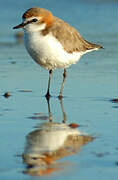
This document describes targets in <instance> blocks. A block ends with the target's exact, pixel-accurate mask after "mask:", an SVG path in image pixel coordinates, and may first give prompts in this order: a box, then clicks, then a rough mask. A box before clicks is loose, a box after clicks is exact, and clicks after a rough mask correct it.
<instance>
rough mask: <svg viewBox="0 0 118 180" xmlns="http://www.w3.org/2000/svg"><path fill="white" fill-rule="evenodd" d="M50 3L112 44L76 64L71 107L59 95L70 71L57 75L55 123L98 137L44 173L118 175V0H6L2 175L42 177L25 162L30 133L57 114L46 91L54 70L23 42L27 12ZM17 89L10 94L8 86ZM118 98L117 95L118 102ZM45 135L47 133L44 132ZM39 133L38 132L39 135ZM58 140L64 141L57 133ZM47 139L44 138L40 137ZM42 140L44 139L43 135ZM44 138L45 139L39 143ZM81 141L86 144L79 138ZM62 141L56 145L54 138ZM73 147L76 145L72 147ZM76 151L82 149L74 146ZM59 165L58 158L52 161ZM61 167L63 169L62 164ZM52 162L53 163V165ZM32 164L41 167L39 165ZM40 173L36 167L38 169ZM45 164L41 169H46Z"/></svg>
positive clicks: (1, 61)
mask: <svg viewBox="0 0 118 180" xmlns="http://www.w3.org/2000/svg"><path fill="white" fill-rule="evenodd" d="M33 6H40V7H43V8H47V9H49V10H51V11H52V12H53V14H54V15H55V16H58V17H60V18H62V19H64V20H65V21H67V22H68V23H70V24H71V25H73V26H74V27H76V28H77V29H78V31H79V32H80V33H81V35H82V36H84V38H85V39H87V40H89V41H93V42H96V43H98V44H101V45H102V46H103V47H104V49H103V50H100V51H97V52H92V53H89V54H86V55H84V56H83V57H82V58H81V60H80V62H79V63H77V64H76V65H73V66H71V67H70V68H69V69H68V70H67V72H68V77H67V81H66V84H65V88H64V98H63V102H62V105H63V108H64V109H63V108H61V105H60V101H59V100H58V98H57V95H58V93H59V88H60V84H61V81H62V70H56V71H55V72H54V74H53V79H52V82H51V93H52V94H53V97H52V98H51V99H50V111H51V113H52V120H53V122H54V123H59V124H60V126H61V125H63V120H64V117H63V115H64V113H65V114H66V124H67V126H68V125H69V124H71V123H76V124H78V125H80V127H77V128H76V129H75V130H77V131H78V132H80V133H81V135H82V137H84V136H83V135H86V136H88V137H90V139H91V138H92V137H94V140H92V141H91V142H88V143H86V145H84V143H83V144H81V147H80V149H78V150H77V151H75V152H74V153H73V154H71V153H70V154H68V155H67V156H65V157H63V158H61V157H60V159H59V160H55V162H54V167H47V169H48V170H49V168H51V169H53V171H52V173H48V175H46V173H44V174H43V175H42V176H41V173H39V176H40V178H44V179H47V178H48V179H51V180H52V179H62V180H64V179H69V180H71V179H82V180H85V179H91V178H92V179H95V180H98V179H101V180H102V179H103V180H104V179H107V180H111V179H114V180H116V179H117V176H118V175H117V170H118V167H117V165H118V160H117V159H118V143H117V136H118V130H117V125H118V105H117V98H118V83H117V79H118V78H117V77H118V50H117V49H118V23H117V19H118V10H117V9H118V8H117V7H118V1H117V0H114V1H113V0H107V1H106V0H103V1H100V0H86V1H85V0H78V1H77V0H60V1H54V0H50V1H48V0H43V1H40V0H35V1H33V0H27V1H23V0H21V1H16V0H11V1H9V0H5V1H3V0H1V5H0V12H1V15H0V27H1V28H0V107H1V108H0V137H1V138H0V142H1V148H0V162H1V166H0V179H1V180H3V179H5V180H8V179H12V180H14V179H15V180H16V179H38V178H39V177H37V173H34V174H32V173H28V172H27V173H24V172H26V171H27V170H28V169H27V165H26V164H25V163H23V157H22V154H24V149H25V145H26V142H27V138H26V137H27V136H28V134H30V133H31V132H34V131H35V130H36V129H37V127H38V128H39V129H42V124H46V123H47V122H48V121H49V112H48V111H49V109H48V104H47V101H46V99H45V97H44V95H45V93H46V88H47V81H48V72H47V71H45V70H44V69H42V68H40V67H39V66H38V65H37V64H35V62H34V61H33V60H32V59H31V58H30V57H29V56H28V54H27V52H26V50H25V48H24V45H23V43H21V44H18V43H16V38H15V34H16V32H18V31H14V30H13V29H12V27H13V26H15V25H17V24H19V23H20V22H21V16H22V14H23V13H24V11H25V10H26V9H28V8H30V7H33ZM6 92H9V93H10V94H11V96H10V97H9V98H5V97H4V96H3V94H4V93H6ZM112 99H116V101H115V102H114V101H112ZM39 137H40V136H39ZM34 139H35V137H34ZM57 141H58V140H57ZM39 142H40V141H39ZM41 142H42V141H41ZM39 144H40V143H39ZM77 144H78V143H77ZM54 145H55V144H54ZM67 150H68V149H67ZM73 151H74V150H73ZM51 166H52V165H51ZM57 166H58V168H57ZM47 169H46V170H47ZM30 170H31V171H33V170H35V169H33V168H31V169H30ZM33 172H34V171H33ZM38 172H41V171H40V168H39V170H38Z"/></svg>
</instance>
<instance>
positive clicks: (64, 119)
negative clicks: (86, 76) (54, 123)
mask: <svg viewBox="0 0 118 180" xmlns="http://www.w3.org/2000/svg"><path fill="white" fill-rule="evenodd" d="M59 101H60V105H61V110H62V113H63V123H66V120H67V118H66V113H65V111H64V105H63V101H62V98H60V99H59Z"/></svg>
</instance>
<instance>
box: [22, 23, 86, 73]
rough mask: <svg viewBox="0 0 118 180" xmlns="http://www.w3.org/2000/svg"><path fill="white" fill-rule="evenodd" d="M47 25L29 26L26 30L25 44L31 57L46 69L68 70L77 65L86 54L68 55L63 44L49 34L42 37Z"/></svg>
mask: <svg viewBox="0 0 118 180" xmlns="http://www.w3.org/2000/svg"><path fill="white" fill-rule="evenodd" d="M42 29H45V24H41V26H40V25H35V24H29V25H27V26H26V28H25V33H24V42H25V46H26V49H27V51H28V52H29V54H30V56H31V57H32V58H33V59H34V60H35V61H36V62H37V63H38V64H40V65H41V66H42V67H44V68H45V69H48V70H50V69H55V68H66V67H68V66H70V65H71V64H75V63H76V62H77V61H78V60H79V59H80V57H81V56H82V55H83V54H85V53H87V51H86V52H73V53H68V52H66V51H65V50H64V48H63V46H62V45H61V43H60V42H59V41H58V40H57V39H56V38H55V37H54V36H53V35H52V33H49V34H47V35H45V36H43V35H42V33H41V30H42Z"/></svg>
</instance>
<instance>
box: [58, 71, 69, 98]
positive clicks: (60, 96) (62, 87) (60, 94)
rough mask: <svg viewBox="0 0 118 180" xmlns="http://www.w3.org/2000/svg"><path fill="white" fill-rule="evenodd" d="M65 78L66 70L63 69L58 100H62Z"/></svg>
mask: <svg viewBox="0 0 118 180" xmlns="http://www.w3.org/2000/svg"><path fill="white" fill-rule="evenodd" d="M66 76H67V73H66V69H64V73H63V81H62V85H61V89H60V93H59V96H58V98H59V99H61V98H62V92H63V89H64V83H65V80H66Z"/></svg>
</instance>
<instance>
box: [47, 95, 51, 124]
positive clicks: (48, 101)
mask: <svg viewBox="0 0 118 180" xmlns="http://www.w3.org/2000/svg"><path fill="white" fill-rule="evenodd" d="M46 99H47V103H48V114H49V121H50V122H52V113H51V110H50V99H49V98H46Z"/></svg>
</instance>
